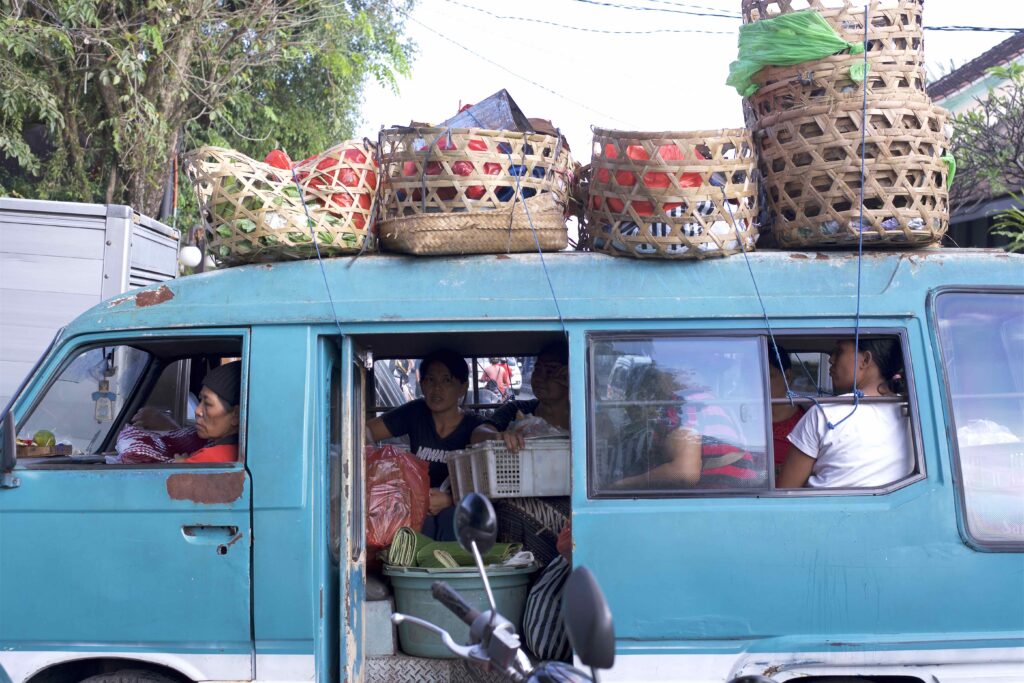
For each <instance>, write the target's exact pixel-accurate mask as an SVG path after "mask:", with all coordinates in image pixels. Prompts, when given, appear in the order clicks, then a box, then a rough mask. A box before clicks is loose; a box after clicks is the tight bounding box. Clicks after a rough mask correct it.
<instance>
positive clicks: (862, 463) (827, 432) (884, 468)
mask: <svg viewBox="0 0 1024 683" xmlns="http://www.w3.org/2000/svg"><path fill="white" fill-rule="evenodd" d="M829 365H830V367H829V375H830V376H831V377H832V386H833V387H834V388H835V390H836V392H837V393H841V394H844V395H852V392H853V391H854V389H855V388H856V389H860V391H862V392H863V393H864V396H892V395H894V394H898V393H900V391H901V389H902V387H901V386H900V384H901V383H902V379H901V378H902V373H903V363H902V355H901V353H900V348H899V345H898V343H897V342H896V340H894V339H871V340H864V339H861V340H860V343H859V345H858V348H854V344H853V340H852V339H844V340H841V341H838V342H837V343H836V345H835V348H833V349H832V353H831V355H830V356H829ZM854 368H856V381H857V386H856V387H854ZM851 410H853V406H852V405H849V404H832V405H827V406H815V407H813V408H812V409H810V410H808V411H807V414H805V415H804V416H803V418H801V420H800V422H798V423H797V425H796V427H794V428H793V431H792V432H790V434H789V442H790V443H791V444H792V446H790V449H789V452H788V453H787V454H786V461H785V463H783V465H782V471H781V472H780V473H779V476H778V479H777V480H776V482H775V485H776V487H777V488H800V487H802V486H808V487H812V488H849V487H861V486H884V485H886V484H890V483H892V482H894V481H897V480H898V479H902V478H903V477H905V476H907V475H908V474H910V472H911V471H912V470H913V458H912V456H911V450H910V444H909V442H908V430H907V418H906V417H904V415H903V410H902V407H901V405H900V404H898V403H874V404H865V403H861V404H860V405H858V406H857V409H856V411H854V412H853V414H852V415H850V411H851ZM847 415H850V417H849V418H848V419H846V420H843V418H844V417H846V416H847ZM830 425H832V426H830Z"/></svg>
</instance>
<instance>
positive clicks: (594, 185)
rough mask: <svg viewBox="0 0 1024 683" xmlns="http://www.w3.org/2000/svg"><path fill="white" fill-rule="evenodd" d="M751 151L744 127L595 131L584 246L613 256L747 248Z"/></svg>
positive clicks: (752, 202)
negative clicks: (692, 130)
mask: <svg viewBox="0 0 1024 683" xmlns="http://www.w3.org/2000/svg"><path fill="white" fill-rule="evenodd" d="M756 165H757V164H756V159H755V155H754V146H753V144H752V142H751V139H750V133H749V131H747V130H744V129H739V130H720V131H699V132H689V133H683V132H664V133H637V132H625V131H614V130H602V129H595V131H594V156H593V160H592V162H591V168H590V173H589V177H588V181H589V185H588V188H587V191H586V195H587V196H586V197H583V198H582V199H581V201H582V203H583V204H584V205H585V206H586V230H585V233H584V240H583V242H584V247H585V248H589V249H592V250H594V251H601V252H604V253H607V254H612V255H615V256H632V257H636V258H670V259H703V258H706V257H708V256H725V255H728V254H734V253H737V252H739V251H744V250H752V249H753V247H754V241H755V240H756V238H757V228H756V222H755V219H756V216H757V194H758V192H757V185H756V182H755V169H756Z"/></svg>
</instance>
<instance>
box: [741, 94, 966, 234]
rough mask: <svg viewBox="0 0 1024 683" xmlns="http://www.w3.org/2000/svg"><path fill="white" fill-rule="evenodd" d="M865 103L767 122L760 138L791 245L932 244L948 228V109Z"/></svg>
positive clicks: (771, 196)
mask: <svg viewBox="0 0 1024 683" xmlns="http://www.w3.org/2000/svg"><path fill="white" fill-rule="evenodd" d="M861 106H862V105H861V103H859V102H855V101H850V102H842V103H835V104H832V105H822V106H818V107H811V108H808V109H805V110H795V111H791V112H784V113H782V114H779V115H776V116H773V117H768V118H766V119H763V120H762V122H761V128H760V129H759V130H758V131H757V132H756V133H755V135H754V139H755V142H756V143H757V145H758V154H759V160H760V168H761V173H762V176H763V178H762V182H763V183H764V187H765V194H766V195H767V199H768V202H769V205H770V208H771V211H772V214H773V218H774V221H773V222H774V226H773V233H774V237H775V239H776V241H777V242H778V244H779V245H781V246H784V247H830V246H831V247H848V246H856V245H857V243H858V238H859V236H860V235H861V233H863V237H864V244H865V246H882V247H885V246H894V247H907V246H927V245H930V244H934V243H936V242H938V241H939V240H940V239H941V238H942V236H943V235H944V234H945V232H946V228H947V227H948V223H949V205H948V192H947V189H946V178H947V174H948V170H947V166H946V164H945V163H944V162H943V160H942V155H943V154H944V153H945V150H946V146H947V144H948V138H947V136H946V133H945V130H944V128H945V121H946V118H947V113H946V111H945V110H943V109H941V108H939V107H935V106H932V105H930V104H922V103H921V102H919V101H916V100H914V101H902V102H901V101H891V102H881V103H874V104H869V106H868V109H867V128H866V130H865V131H864V135H865V138H864V176H865V182H864V208H863V219H862V218H861V206H860V201H861V200H860V194H861V191H860V184H861V130H862V125H861V124H862V121H863V120H864V119H863V117H862V114H861Z"/></svg>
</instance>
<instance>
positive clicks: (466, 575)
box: [384, 564, 537, 659]
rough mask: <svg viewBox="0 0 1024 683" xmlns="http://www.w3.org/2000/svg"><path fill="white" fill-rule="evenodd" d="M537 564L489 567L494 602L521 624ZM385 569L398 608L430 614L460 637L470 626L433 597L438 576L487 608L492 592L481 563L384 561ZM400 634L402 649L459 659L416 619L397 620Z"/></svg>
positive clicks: (432, 619)
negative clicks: (429, 565)
mask: <svg viewBox="0 0 1024 683" xmlns="http://www.w3.org/2000/svg"><path fill="white" fill-rule="evenodd" d="M536 570H537V567H536V565H532V564H531V565H530V566H529V567H500V566H499V567H488V569H487V578H488V579H490V581H491V590H492V591H493V592H494V602H495V604H496V605H497V606H498V612H499V613H500V614H501V615H502V616H503V617H505V618H506V619H508V620H510V621H511V622H512V623H513V624H515V625H516V631H517V632H518V631H519V630H520V626H521V623H522V619H523V607H524V606H525V605H526V593H527V588H528V586H529V582H530V575H531V574H533V572H535V571H536ZM384 574H385V575H386V576H389V577H391V586H392V588H393V589H394V593H395V608H396V609H397V610H398V611H399V612H401V613H402V614H408V615H410V616H414V617H419V618H421V619H426V620H427V621H429V622H431V623H433V624H437V625H438V626H440V627H441V628H443V629H445V630H446V631H448V633H450V634H452V638H454V639H455V642H456V643H465V642H466V641H467V640H469V627H468V626H467V625H466V624H464V623H462V620H461V619H459V618H458V617H456V616H455V615H454V614H452V613H451V612H450V611H448V608H447V607H445V606H444V605H442V604H441V603H440V602H438V601H437V600H435V599H434V596H433V595H431V594H430V586H431V584H433V583H434V582H435V581H447V582H448V584H449V585H450V586H451V587H452V588H454V589H455V590H457V591H458V592H459V594H461V595H462V597H463V598H465V599H466V602H468V603H469V604H470V605H472V606H473V607H475V608H477V609H478V610H480V611H481V612H483V611H484V610H486V609H488V606H487V594H486V593H485V592H484V584H483V581H481V580H480V574H479V572H477V570H476V568H473V567H466V568H463V569H425V568H422V567H385V568H384ZM398 640H399V643H400V644H401V647H402V652H404V653H405V654H407V655H414V656H416V657H435V658H444V659H454V658H455V655H453V654H452V653H451V652H449V651H448V648H446V647H445V646H444V643H442V642H441V638H440V637H438V636H437V634H435V633H432V632H430V631H427V630H426V629H422V628H420V627H418V626H414V625H412V624H400V625H399V626H398Z"/></svg>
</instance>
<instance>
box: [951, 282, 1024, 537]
mask: <svg viewBox="0 0 1024 683" xmlns="http://www.w3.org/2000/svg"><path fill="white" fill-rule="evenodd" d="M935 311H936V318H937V322H938V333H939V335H938V336H939V347H940V349H941V352H942V357H943V363H942V365H943V367H944V368H945V372H946V390H947V392H948V394H949V404H950V408H951V410H952V417H953V423H954V426H955V427H956V431H955V443H956V451H957V456H958V464H959V470H960V477H959V478H960V481H959V485H960V496H961V505H962V506H963V511H964V520H965V526H966V531H967V533H968V535H969V536H970V537H971V538H972V539H973V540H974V541H975V542H976V543H978V544H979V545H982V546H988V547H995V548H998V547H1007V546H1012V547H1017V548H1019V547H1020V546H1021V544H1024V495H1021V492H1022V490H1024V294H1016V293H1013V294H1011V293H996V292H989V293H982V292H974V293H966V292H950V293H946V294H942V295H940V296H939V297H938V299H937V301H936V308H935Z"/></svg>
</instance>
